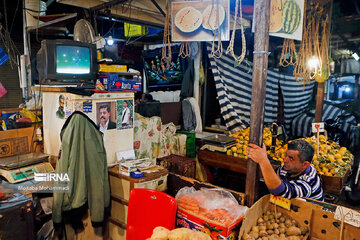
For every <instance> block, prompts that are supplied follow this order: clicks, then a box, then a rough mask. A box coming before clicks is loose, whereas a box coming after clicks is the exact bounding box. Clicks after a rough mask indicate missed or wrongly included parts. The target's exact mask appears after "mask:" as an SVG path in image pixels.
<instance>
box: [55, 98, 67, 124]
mask: <svg viewBox="0 0 360 240" xmlns="http://www.w3.org/2000/svg"><path fill="white" fill-rule="evenodd" d="M66 102H67V101H66V96H65V95H64V94H60V95H59V98H58V102H57V106H56V112H55V114H56V117H57V118H60V119H65V104H66Z"/></svg>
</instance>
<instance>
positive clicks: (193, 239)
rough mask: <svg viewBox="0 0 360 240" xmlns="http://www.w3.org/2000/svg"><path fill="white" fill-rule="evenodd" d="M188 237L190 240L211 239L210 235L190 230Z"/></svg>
mask: <svg viewBox="0 0 360 240" xmlns="http://www.w3.org/2000/svg"><path fill="white" fill-rule="evenodd" d="M190 239H191V240H211V237H210V236H209V235H207V234H206V233H203V232H199V231H192V234H191V236H190Z"/></svg>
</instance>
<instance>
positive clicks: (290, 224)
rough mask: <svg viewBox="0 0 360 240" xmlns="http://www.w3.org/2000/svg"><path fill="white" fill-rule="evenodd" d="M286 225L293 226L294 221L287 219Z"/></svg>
mask: <svg viewBox="0 0 360 240" xmlns="http://www.w3.org/2000/svg"><path fill="white" fill-rule="evenodd" d="M285 226H286V227H291V226H292V222H291V220H290V219H287V220H285Z"/></svg>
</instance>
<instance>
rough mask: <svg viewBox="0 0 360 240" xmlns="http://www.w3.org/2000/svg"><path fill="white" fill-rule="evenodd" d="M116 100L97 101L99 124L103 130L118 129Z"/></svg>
mask: <svg viewBox="0 0 360 240" xmlns="http://www.w3.org/2000/svg"><path fill="white" fill-rule="evenodd" d="M115 104H116V102H114V101H113V102H99V103H96V110H97V114H96V116H97V117H96V119H97V126H98V127H99V130H100V131H101V132H104V131H105V130H109V129H116V115H117V114H116V107H115Z"/></svg>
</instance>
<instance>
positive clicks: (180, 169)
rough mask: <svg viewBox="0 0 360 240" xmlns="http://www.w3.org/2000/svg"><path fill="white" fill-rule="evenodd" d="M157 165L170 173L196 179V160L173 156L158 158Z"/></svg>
mask: <svg viewBox="0 0 360 240" xmlns="http://www.w3.org/2000/svg"><path fill="white" fill-rule="evenodd" d="M156 164H157V165H160V166H163V167H164V168H166V169H167V170H169V172H173V173H177V174H179V175H183V176H186V177H190V178H195V169H196V160H195V159H194V158H188V157H185V156H180V155H175V154H171V155H169V156H166V157H161V158H157V159H156Z"/></svg>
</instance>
